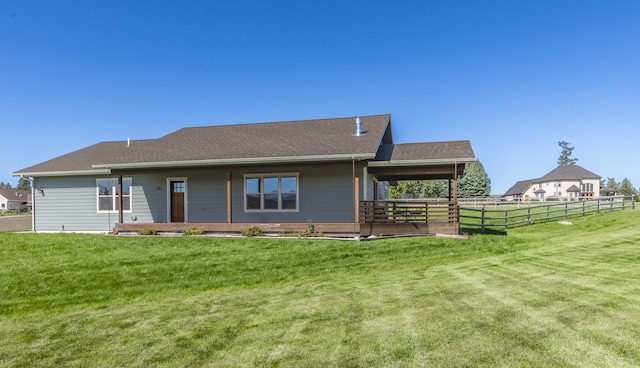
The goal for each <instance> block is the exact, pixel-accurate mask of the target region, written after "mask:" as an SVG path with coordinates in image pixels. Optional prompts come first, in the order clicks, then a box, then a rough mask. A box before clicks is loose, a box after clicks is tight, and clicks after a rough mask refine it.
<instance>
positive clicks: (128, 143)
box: [127, 138, 131, 147]
mask: <svg viewBox="0 0 640 368" xmlns="http://www.w3.org/2000/svg"><path fill="white" fill-rule="evenodd" d="M127 147H131V138H127Z"/></svg>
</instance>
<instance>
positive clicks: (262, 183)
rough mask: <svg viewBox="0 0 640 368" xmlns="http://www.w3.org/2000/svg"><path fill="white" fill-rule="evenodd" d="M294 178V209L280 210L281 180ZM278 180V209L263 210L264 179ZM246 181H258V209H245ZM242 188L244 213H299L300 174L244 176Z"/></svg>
mask: <svg viewBox="0 0 640 368" xmlns="http://www.w3.org/2000/svg"><path fill="white" fill-rule="evenodd" d="M289 177H294V178H296V208H295V209H293V208H284V209H283V208H282V178H289ZM265 178H278V208H267V209H265V208H264V195H265V193H264V179H265ZM247 179H259V180H260V208H259V209H248V208H247ZM243 186H244V212H300V174H299V173H297V172H287V173H261V174H245V175H244V178H243Z"/></svg>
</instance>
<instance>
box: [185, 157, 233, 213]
mask: <svg viewBox="0 0 640 368" xmlns="http://www.w3.org/2000/svg"><path fill="white" fill-rule="evenodd" d="M187 201H188V204H187V205H188V211H189V212H188V217H187V220H188V222H214V223H225V222H227V174H226V171H222V170H216V171H214V170H207V171H204V172H203V171H200V172H194V173H192V174H190V175H189V176H188V182H187Z"/></svg>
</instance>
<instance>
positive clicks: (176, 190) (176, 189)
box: [169, 180, 185, 222]
mask: <svg viewBox="0 0 640 368" xmlns="http://www.w3.org/2000/svg"><path fill="white" fill-rule="evenodd" d="M169 185H170V187H171V193H170V201H171V222H184V190H185V184H184V181H183V180H179V181H171V182H169Z"/></svg>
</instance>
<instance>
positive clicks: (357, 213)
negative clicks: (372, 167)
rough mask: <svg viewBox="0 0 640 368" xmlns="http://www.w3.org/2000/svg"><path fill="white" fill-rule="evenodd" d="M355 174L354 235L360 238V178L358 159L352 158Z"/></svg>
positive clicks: (352, 168)
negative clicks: (357, 171) (357, 166)
mask: <svg viewBox="0 0 640 368" xmlns="http://www.w3.org/2000/svg"><path fill="white" fill-rule="evenodd" d="M351 170H352V175H353V207H354V208H353V235H354V238H356V239H360V226H359V224H360V178H359V177H358V175H356V159H355V158H352V167H351Z"/></svg>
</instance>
